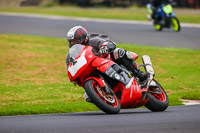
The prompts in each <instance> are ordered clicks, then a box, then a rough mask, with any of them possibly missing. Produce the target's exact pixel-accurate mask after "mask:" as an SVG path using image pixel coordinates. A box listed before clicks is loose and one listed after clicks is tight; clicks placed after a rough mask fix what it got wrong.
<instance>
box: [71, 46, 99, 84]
mask: <svg viewBox="0 0 200 133" xmlns="http://www.w3.org/2000/svg"><path fill="white" fill-rule="evenodd" d="M88 49H89V50H88ZM95 58H96V56H95V55H94V54H93V53H92V47H87V46H86V47H85V48H84V49H83V50H82V51H81V53H80V54H79V56H78V57H76V59H75V60H74V61H75V62H72V63H70V64H69V66H68V77H69V79H70V81H73V80H75V79H76V78H77V77H79V76H80V75H81V74H82V73H83V71H85V70H87V72H88V73H87V74H91V72H92V68H91V66H90V62H92V61H93V60H94V59H95ZM85 76H87V75H83V76H82V75H81V76H80V77H82V78H84V77H85Z"/></svg>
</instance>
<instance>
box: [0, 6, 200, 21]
mask: <svg viewBox="0 0 200 133" xmlns="http://www.w3.org/2000/svg"><path fill="white" fill-rule="evenodd" d="M174 11H175V13H176V16H177V17H178V19H179V20H180V22H187V23H200V11H199V10H195V9H176V8H175V9H174ZM0 12H18V13H34V14H47V15H58V16H72V17H88V18H104V19H121V20H143V21H147V18H146V16H147V14H148V12H147V10H146V8H138V7H129V8H105V7H101V8H79V7H73V6H53V7H43V6H40V7H16V8H13V7H12V8H0Z"/></svg>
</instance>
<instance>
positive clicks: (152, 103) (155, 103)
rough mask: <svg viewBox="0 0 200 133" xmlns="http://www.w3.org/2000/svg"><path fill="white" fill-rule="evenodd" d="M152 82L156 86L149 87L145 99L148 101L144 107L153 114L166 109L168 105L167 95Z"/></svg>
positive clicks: (158, 85) (159, 86)
mask: <svg viewBox="0 0 200 133" xmlns="http://www.w3.org/2000/svg"><path fill="white" fill-rule="evenodd" d="M153 81H154V82H155V83H156V85H157V86H156V87H155V86H153V87H149V89H148V92H147V98H148V99H149V101H148V103H147V104H145V107H146V108H148V109H149V110H151V111H153V112H159V111H164V110H166V109H167V107H168V104H169V99H168V96H167V93H166V92H165V90H164V89H163V88H162V86H161V85H160V84H159V83H158V82H157V81H156V80H153Z"/></svg>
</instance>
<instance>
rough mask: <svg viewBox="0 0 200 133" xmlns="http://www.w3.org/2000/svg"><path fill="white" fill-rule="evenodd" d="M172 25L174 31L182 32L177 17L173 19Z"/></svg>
mask: <svg viewBox="0 0 200 133" xmlns="http://www.w3.org/2000/svg"><path fill="white" fill-rule="evenodd" d="M171 24H172V28H173V30H174V31H176V32H179V31H180V30H181V26H180V22H179V20H178V19H177V18H176V17H172V18H171Z"/></svg>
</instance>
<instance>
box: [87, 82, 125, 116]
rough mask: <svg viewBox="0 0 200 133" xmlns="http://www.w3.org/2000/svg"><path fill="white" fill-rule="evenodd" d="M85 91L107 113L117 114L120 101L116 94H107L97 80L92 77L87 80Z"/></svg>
mask: <svg viewBox="0 0 200 133" xmlns="http://www.w3.org/2000/svg"><path fill="white" fill-rule="evenodd" d="M84 87H85V91H86V93H87V95H88V97H89V98H90V99H91V101H92V103H94V104H95V105H96V106H97V107H98V108H99V109H101V110H102V111H104V112H105V113H107V114H117V113H119V111H120V108H121V107H120V102H119V100H118V98H117V97H116V96H115V94H107V93H106V92H105V90H104V88H102V87H101V86H100V85H99V84H98V82H97V81H95V80H94V79H90V80H88V81H86V82H85V85H84Z"/></svg>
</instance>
